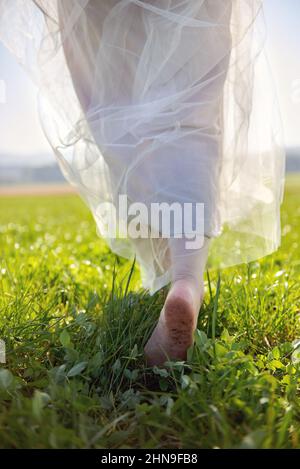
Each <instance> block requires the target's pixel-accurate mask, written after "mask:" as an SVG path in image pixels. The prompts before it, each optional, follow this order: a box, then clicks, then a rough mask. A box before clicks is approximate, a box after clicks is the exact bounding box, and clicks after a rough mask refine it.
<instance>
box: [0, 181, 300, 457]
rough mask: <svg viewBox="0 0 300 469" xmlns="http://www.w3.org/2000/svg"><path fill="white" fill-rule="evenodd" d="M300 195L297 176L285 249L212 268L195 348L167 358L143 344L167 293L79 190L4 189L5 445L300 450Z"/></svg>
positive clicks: (0, 290) (291, 187)
mask: <svg viewBox="0 0 300 469" xmlns="http://www.w3.org/2000/svg"><path fill="white" fill-rule="evenodd" d="M299 195H300V177H296V176H293V177H290V178H289V179H288V183H287V189H286V195H285V202H284V205H283V207H282V228H283V237H282V246H281V248H280V249H279V250H278V252H276V253H275V254H274V255H272V256H269V257H266V258H265V259H263V260H261V261H259V262H254V263H251V264H249V265H242V266H239V267H234V268H231V269H227V270H224V271H222V272H221V277H220V284H219V288H217V286H218V282H217V280H218V274H217V272H212V273H211V274H210V284H209V285H208V282H207V281H206V289H207V294H206V300H205V304H204V305H203V307H202V309H201V312H200V316H199V323H198V330H197V334H196V342H195V346H194V348H193V349H192V350H190V351H189V356H188V360H187V362H185V363H181V362H179V363H170V364H169V365H168V366H166V367H165V368H164V369H157V368H153V369H150V368H146V367H145V365H144V362H143V346H144V344H145V342H146V340H147V338H148V336H149V335H150V333H151V330H152V328H153V327H154V324H155V321H156V320H157V318H158V315H159V312H160V309H161V307H162V304H163V300H164V295H165V292H164V291H161V292H160V293H159V294H156V295H155V296H153V297H150V296H149V295H147V294H146V293H143V292H142V291H141V290H140V279H139V275H138V271H137V270H136V269H134V272H132V269H131V263H130V262H127V261H125V260H124V259H120V258H117V257H116V256H114V255H113V254H111V252H110V251H109V250H108V248H107V247H106V246H105V244H104V242H103V241H102V240H101V239H99V238H98V237H97V235H96V233H95V225H94V222H93V220H92V218H91V215H90V213H89V211H88V210H87V208H86V207H85V206H84V205H83V203H82V202H81V200H80V199H79V198H78V197H77V196H75V195H71V194H68V195H56V196H52V197H51V196H42V197H30V196H27V197H21V196H18V197H2V198H0V239H1V244H0V310H1V313H0V337H1V338H2V339H4V340H5V342H6V354H7V363H6V364H2V365H1V369H0V402H1V404H0V406H1V408H0V447H1V448H28V447H30V448H132V447H134V448H137V447H143V448H300V399H299V394H300V393H299V390H300V289H299V282H300V206H299ZM131 273H132V275H131ZM206 280H207V279H206ZM209 287H210V288H209ZM217 300H218V301H217ZM297 339H299V349H297Z"/></svg>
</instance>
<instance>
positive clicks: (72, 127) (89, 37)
mask: <svg viewBox="0 0 300 469" xmlns="http://www.w3.org/2000/svg"><path fill="white" fill-rule="evenodd" d="M0 39H1V40H2V41H3V42H4V44H6V45H7V47H8V48H9V49H10V50H11V51H12V52H13V54H15V56H16V57H17V59H18V61H19V62H20V63H21V64H22V65H23V66H24V67H25V69H26V70H27V71H28V72H29V73H30V74H31V76H32V78H33V80H34V81H35V82H36V83H37V85H38V87H39V111H40V117H41V123H42V126H43V128H44V131H45V134H46V136H47V138H48V140H49V142H50V144H51V146H52V148H53V150H54V152H55V154H56V156H57V159H58V162H59V164H60V167H61V169H62V171H63V173H64V175H65V177H66V178H67V179H68V181H69V182H70V183H71V184H73V185H74V186H75V187H76V188H77V189H78V191H79V192H80V194H81V195H82V197H83V198H84V200H85V201H86V203H87V204H88V206H89V207H90V209H91V211H92V213H93V215H94V218H95V221H96V223H97V227H98V232H99V234H100V235H102V236H104V237H106V239H107V242H108V243H109V245H110V247H111V248H112V250H113V251H114V252H116V253H118V254H120V255H122V256H125V257H128V258H132V257H133V256H134V255H135V256H136V257H137V261H138V262H139V264H140V266H141V272H142V279H143V284H144V286H145V287H146V288H149V289H150V291H151V292H152V293H153V292H154V291H156V290H158V289H159V288H161V287H162V286H164V285H165V284H166V283H167V282H168V281H169V280H170V268H171V266H170V260H169V258H170V256H169V253H168V250H169V241H168V239H165V238H161V239H157V238H151V237H149V238H147V239H133V238H130V237H128V238H126V239H123V238H118V239H113V238H109V237H107V236H106V234H105V229H104V224H105V220H104V219H103V215H102V212H101V210H99V207H101V204H102V203H103V202H106V203H107V202H109V203H110V202H111V203H113V204H114V205H115V206H116V207H117V206H118V196H119V195H120V194H123V195H126V196H127V198H128V201H129V202H130V203H134V202H138V203H141V202H142V203H144V204H145V205H146V206H147V207H150V205H151V204H152V203H153V202H155V203H162V202H167V203H169V204H172V203H174V202H175V203H176V202H178V203H180V204H184V203H186V202H193V203H194V202H199V203H203V204H204V207H205V209H204V229H205V235H206V236H207V237H209V238H212V243H211V248H210V257H209V265H210V266H211V267H226V266H230V265H234V264H238V263H241V262H248V261H251V260H254V259H257V258H260V257H262V256H264V255H266V254H269V253H271V252H273V251H274V250H276V249H277V248H278V246H279V244H280V204H281V202H282V197H283V186H284V161H285V154H284V150H283V143H282V137H281V124H280V114H279V111H278V106H277V101H276V93H275V90H274V84H273V78H272V75H271V72H270V69H269V65H268V62H267V59H266V56H265V51H264V39H265V30H264V23H263V11H262V2H261V0H223V1H220V0H149V1H146V0H63V1H59V0H35V1H31V0H0ZM127 221H128V220H127ZM144 223H145V226H146V228H147V229H148V230H149V232H151V230H154V229H156V228H157V227H154V226H152V225H151V221H149V219H147V220H146V219H145V220H144ZM175 234H176V233H175V232H173V233H171V235H173V236H175Z"/></svg>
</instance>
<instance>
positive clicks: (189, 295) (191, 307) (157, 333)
mask: <svg viewBox="0 0 300 469" xmlns="http://www.w3.org/2000/svg"><path fill="white" fill-rule="evenodd" d="M194 290H195V289H193V288H192V287H191V286H190V284H189V283H187V282H185V281H178V282H176V283H175V284H174V286H173V287H172V288H171V290H170V292H169V294H168V296H167V299H166V302H165V304H164V307H163V309H162V311H161V314H160V317H159V320H158V323H157V325H156V327H155V329H154V331H153V333H152V335H151V337H150V339H149V341H148V342H147V344H146V346H145V348H144V352H145V358H146V363H147V365H148V366H154V365H156V366H161V365H163V364H164V363H165V362H166V361H168V360H172V361H174V360H180V361H182V360H186V358H187V350H188V348H189V347H190V346H191V345H192V344H193V337H194V331H195V329H196V326H197V319H198V312H199V308H200V302H199V301H197V300H196V295H198V296H199V289H198V290H197V292H195V291H194Z"/></svg>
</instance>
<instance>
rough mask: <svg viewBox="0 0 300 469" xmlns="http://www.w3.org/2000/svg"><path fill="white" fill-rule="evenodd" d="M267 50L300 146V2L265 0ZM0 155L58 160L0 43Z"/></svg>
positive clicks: (293, 140) (26, 86)
mask: <svg viewBox="0 0 300 469" xmlns="http://www.w3.org/2000/svg"><path fill="white" fill-rule="evenodd" d="M264 9H265V19H266V25H267V32H268V35H267V43H266V45H267V54H268V57H269V61H270V65H271V67H272V71H273V77H274V79H275V83H276V87H277V94H278V99H279V105H280V110H281V115H282V121H283V126H284V138H285V142H286V145H287V146H299V147H300V119H299V117H300V1H299V0H264ZM0 136H1V138H0V157H1V158H5V155H7V156H8V157H13V158H14V159H17V160H18V161H20V162H25V163H26V162H28V161H29V159H30V161H31V162H32V161H34V162H35V163H36V162H39V163H44V162H48V161H52V160H53V161H54V157H53V156H52V152H51V149H50V146H49V144H48V142H47V140H46V138H45V136H44V135H43V132H42V130H41V128H40V125H39V120H38V115H37V110H36V88H35V87H34V85H33V84H32V82H31V80H30V79H29V77H28V76H27V75H26V73H25V72H24V71H23V70H22V69H21V68H20V66H19V65H18V64H17V63H16V61H15V59H14V57H13V56H12V55H11V54H10V53H9V52H8V51H7V50H6V49H5V48H4V47H3V46H2V45H1V44H0Z"/></svg>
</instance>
